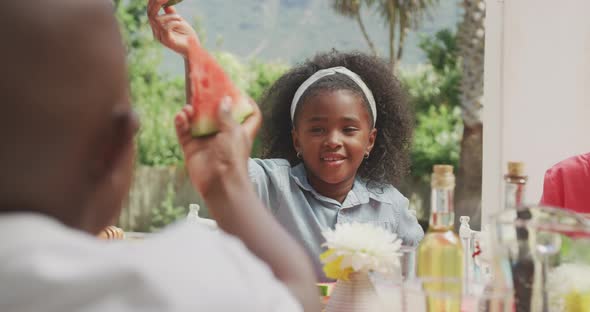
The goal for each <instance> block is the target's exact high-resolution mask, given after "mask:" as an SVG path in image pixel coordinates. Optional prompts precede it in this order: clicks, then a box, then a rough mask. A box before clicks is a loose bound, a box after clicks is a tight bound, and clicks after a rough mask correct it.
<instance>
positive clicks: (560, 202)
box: [541, 153, 590, 214]
mask: <svg viewBox="0 0 590 312" xmlns="http://www.w3.org/2000/svg"><path fill="white" fill-rule="evenodd" d="M541 204H542V205H549V206H554V207H561V208H566V209H570V210H573V211H575V212H579V213H585V214H590V153H587V154H581V155H577V156H573V157H570V158H568V159H565V160H562V161H560V162H559V163H557V164H556V165H554V166H553V167H551V168H549V169H548V170H547V171H546V172H545V178H544V180H543V195H542V196H541Z"/></svg>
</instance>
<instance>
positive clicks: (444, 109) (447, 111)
mask: <svg viewBox="0 0 590 312" xmlns="http://www.w3.org/2000/svg"><path fill="white" fill-rule="evenodd" d="M417 118H418V120H417V127H416V129H415V130H414V131H415V132H414V145H413V146H412V152H411V155H412V175H413V176H414V177H416V178H420V179H425V180H428V179H429V175H430V173H431V172H432V166H433V165H434V164H449V165H453V166H455V167H456V166H457V165H458V163H459V152H460V145H459V142H460V140H461V135H462V133H463V132H462V131H463V124H462V122H461V110H460V109H459V108H458V107H454V108H449V107H448V106H444V105H441V106H434V105H433V106H430V108H429V110H428V111H427V112H421V113H419V114H418V115H417Z"/></svg>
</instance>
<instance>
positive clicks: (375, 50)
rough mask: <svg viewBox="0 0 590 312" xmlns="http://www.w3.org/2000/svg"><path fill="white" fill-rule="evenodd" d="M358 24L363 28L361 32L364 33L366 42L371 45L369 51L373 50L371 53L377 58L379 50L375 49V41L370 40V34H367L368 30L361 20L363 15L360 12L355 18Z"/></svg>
mask: <svg viewBox="0 0 590 312" xmlns="http://www.w3.org/2000/svg"><path fill="white" fill-rule="evenodd" d="M355 19H356V22H357V23H358V24H359V27H360V28H361V32H362V33H363V37H365V41H367V44H368V45H369V49H371V53H372V54H373V55H374V56H377V55H378V53H377V48H376V47H375V44H373V41H372V40H371V38H369V33H368V32H367V29H366V28H365V24H364V23H363V20H362V18H361V13H360V12H358V13H357V14H356V16H355Z"/></svg>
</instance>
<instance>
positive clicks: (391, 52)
mask: <svg viewBox="0 0 590 312" xmlns="http://www.w3.org/2000/svg"><path fill="white" fill-rule="evenodd" d="M387 12H388V16H389V64H390V65H391V71H393V72H395V65H396V64H395V61H396V57H395V5H394V3H393V1H388V3H387Z"/></svg>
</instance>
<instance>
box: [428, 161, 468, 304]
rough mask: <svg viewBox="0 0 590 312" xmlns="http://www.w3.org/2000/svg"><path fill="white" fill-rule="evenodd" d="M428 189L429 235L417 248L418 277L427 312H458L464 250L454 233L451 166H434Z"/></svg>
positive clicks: (453, 187)
mask: <svg viewBox="0 0 590 312" xmlns="http://www.w3.org/2000/svg"><path fill="white" fill-rule="evenodd" d="M431 186H432V195H431V202H430V203H431V210H430V221H429V226H428V232H427V233H426V235H425V236H424V239H423V240H422V242H421V243H420V245H419V246H418V252H417V257H418V265H417V275H418V277H419V278H420V279H421V280H422V283H423V284H422V285H423V287H424V291H425V293H426V294H427V299H426V300H427V302H426V305H427V311H428V312H460V311H461V296H462V292H463V287H462V282H463V248H462V247H461V240H460V239H459V237H458V236H457V234H456V233H454V232H453V225H454V220H455V213H454V209H453V199H454V191H455V175H454V174H453V166H450V165H435V166H434V170H433V173H432V179H431Z"/></svg>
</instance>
